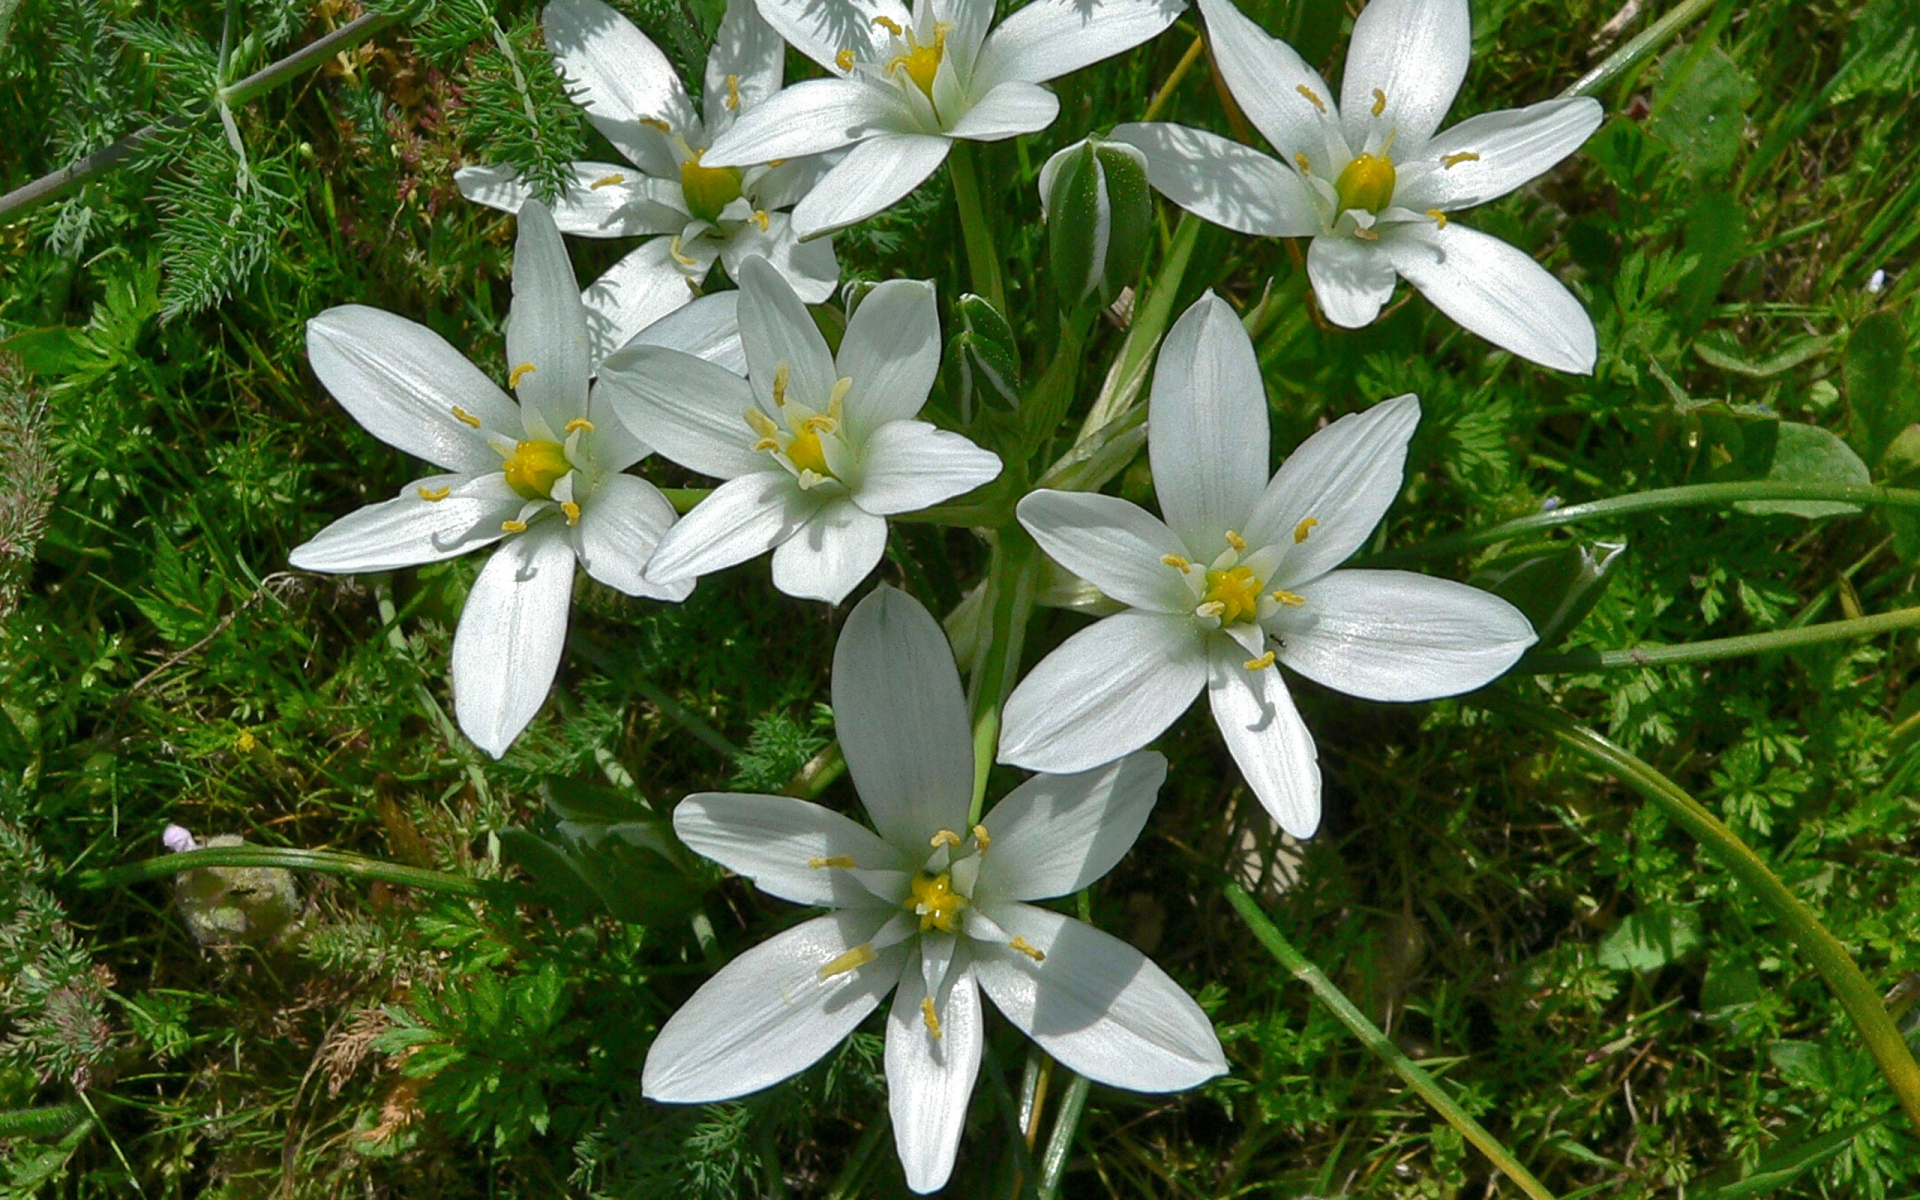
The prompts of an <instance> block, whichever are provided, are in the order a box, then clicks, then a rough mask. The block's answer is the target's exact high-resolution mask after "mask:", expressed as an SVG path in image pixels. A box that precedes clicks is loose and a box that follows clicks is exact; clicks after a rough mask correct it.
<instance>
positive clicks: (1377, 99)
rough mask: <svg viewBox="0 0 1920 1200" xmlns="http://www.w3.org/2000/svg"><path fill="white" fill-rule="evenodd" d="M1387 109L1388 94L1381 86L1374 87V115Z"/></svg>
mask: <svg viewBox="0 0 1920 1200" xmlns="http://www.w3.org/2000/svg"><path fill="white" fill-rule="evenodd" d="M1385 111H1387V94H1386V93H1385V92H1383V91H1381V90H1380V89H1379V88H1375V89H1373V115H1374V116H1376V117H1377V116H1379V115H1380V114H1381V113H1383V112H1385Z"/></svg>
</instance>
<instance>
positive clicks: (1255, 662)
mask: <svg viewBox="0 0 1920 1200" xmlns="http://www.w3.org/2000/svg"><path fill="white" fill-rule="evenodd" d="M1273 657H1274V655H1273V651H1271V650H1269V651H1267V652H1266V653H1265V654H1262V655H1261V656H1260V657H1259V658H1250V659H1248V660H1247V661H1246V662H1245V663H1243V664H1241V665H1242V666H1244V667H1246V668H1247V670H1249V671H1264V670H1266V669H1267V668H1268V667H1270V666H1272V665H1273Z"/></svg>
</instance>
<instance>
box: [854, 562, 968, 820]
mask: <svg viewBox="0 0 1920 1200" xmlns="http://www.w3.org/2000/svg"><path fill="white" fill-rule="evenodd" d="M833 723H834V730H835V732H836V733H838V734H839V736H840V748H841V750H842V751H843V752H844V753H845V754H846V756H847V771H848V773H849V774H851V775H852V776H853V786H854V788H855V789H856V790H858V791H859V793H860V801H861V803H863V804H865V805H866V808H867V815H868V816H869V817H871V818H873V825H874V828H875V829H878V830H879V831H880V835H881V836H882V837H884V838H886V839H887V841H889V842H891V843H893V844H894V845H895V846H898V847H900V848H902V849H903V850H904V849H908V848H912V849H914V850H916V851H920V848H922V847H927V846H928V839H929V838H931V837H932V836H933V835H934V834H936V833H938V832H939V831H940V830H942V829H947V830H953V831H955V832H963V831H964V830H965V829H966V824H967V807H968V805H969V804H971V803H972V801H973V736H972V733H971V732H970V730H969V728H968V725H967V701H966V697H965V696H963V695H962V694H961V691H960V671H959V668H958V667H956V666H954V662H953V647H952V646H951V645H950V644H949V643H948V642H947V635H946V634H945V633H944V632H942V631H941V629H940V623H939V622H938V621H935V620H934V619H933V617H932V615H931V614H929V613H928V612H927V610H926V609H924V608H922V607H921V606H920V603H919V601H917V600H915V599H914V598H913V597H911V596H909V595H907V594H906V593H905V592H902V591H897V590H895V589H894V588H890V587H887V586H886V585H884V584H883V585H881V586H880V587H877V588H875V589H874V590H873V591H872V592H871V593H870V594H869V595H868V596H867V598H866V599H864V600H862V601H861V602H860V603H858V604H856V605H854V608H853V612H852V613H850V614H848V616H847V622H846V624H845V625H844V626H843V627H842V628H841V630H840V640H839V642H838V643H837V644H836V645H835V646H834V648H833ZM920 852H922V853H931V852H932V851H931V849H930V848H929V849H926V850H924V851H920Z"/></svg>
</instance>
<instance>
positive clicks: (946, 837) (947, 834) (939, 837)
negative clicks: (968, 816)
mask: <svg viewBox="0 0 1920 1200" xmlns="http://www.w3.org/2000/svg"><path fill="white" fill-rule="evenodd" d="M927 845H929V846H932V847H933V848H934V849H935V850H938V849H939V848H940V847H942V846H954V847H958V846H959V845H960V835H959V834H957V833H955V832H954V831H953V830H951V829H942V830H941V831H940V832H939V833H936V834H934V835H933V836H932V837H931V838H929V839H928V840H927Z"/></svg>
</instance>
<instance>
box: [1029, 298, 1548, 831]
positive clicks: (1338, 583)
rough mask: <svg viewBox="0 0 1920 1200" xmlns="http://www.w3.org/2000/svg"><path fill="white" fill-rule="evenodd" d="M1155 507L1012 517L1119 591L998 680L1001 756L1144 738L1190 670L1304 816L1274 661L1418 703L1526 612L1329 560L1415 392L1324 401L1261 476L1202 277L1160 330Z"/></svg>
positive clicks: (1033, 763) (1375, 478) (1266, 801)
mask: <svg viewBox="0 0 1920 1200" xmlns="http://www.w3.org/2000/svg"><path fill="white" fill-rule="evenodd" d="M1147 412H1148V416H1147V427H1148V429H1149V431H1150V432H1149V433H1148V435H1147V450H1148V456H1149V458H1150V460H1151V463H1152V466H1153V484H1154V490H1155V492H1156V494H1157V495H1158V496H1159V498H1160V510H1161V512H1162V513H1163V514H1165V517H1166V520H1165V522H1164V523H1163V522H1161V521H1159V520H1156V519H1155V518H1154V517H1153V516H1152V515H1150V514H1149V513H1147V512H1145V511H1144V510H1142V509H1140V508H1138V507H1136V506H1135V505H1132V504H1129V503H1128V502H1126V501H1125V500H1121V499H1119V498H1117V497H1114V496H1101V495H1094V494H1089V493H1083V492H1055V491H1048V490H1041V491H1036V492H1033V493H1032V494H1030V495H1028V496H1027V497H1026V498H1025V499H1024V500H1022V501H1021V502H1020V508H1019V516H1020V523H1021V524H1022V525H1024V526H1026V528H1027V531H1028V532H1029V533H1031V534H1033V536H1034V539H1035V540H1036V541H1038V542H1039V543H1040V546H1041V548H1042V549H1043V550H1045V551H1046V552H1047V553H1048V554H1049V555H1050V556H1052V557H1053V558H1054V560H1055V561H1057V562H1059V564H1060V565H1061V566H1063V567H1065V568H1067V569H1068V570H1070V571H1073V572H1075V573H1076V574H1078V575H1080V576H1082V577H1083V578H1085V579H1086V580H1087V581H1088V582H1090V583H1092V584H1093V585H1094V586H1095V587H1098V588H1099V589H1100V590H1101V591H1103V592H1105V593H1106V594H1107V595H1108V596H1109V597H1110V598H1112V599H1114V600H1117V601H1119V602H1120V603H1122V604H1125V605H1129V606H1130V607H1128V608H1127V609H1125V610H1124V611H1122V612H1119V613H1116V614H1114V615H1113V616H1110V617H1107V618H1105V619H1104V620H1101V621H1099V622H1096V623H1095V624H1094V625H1092V626H1091V627H1089V628H1087V629H1083V630H1081V631H1080V632H1079V633H1076V634H1074V635H1073V636H1072V637H1071V638H1068V639H1067V641H1066V642H1065V643H1063V644H1062V645H1061V646H1060V648H1059V649H1057V650H1055V651H1054V652H1053V653H1052V654H1050V655H1048V656H1047V657H1046V659H1045V660H1043V661H1042V662H1041V663H1040V665H1039V666H1037V667H1035V668H1034V669H1033V671H1032V672H1031V673H1030V674H1029V675H1028V676H1027V677H1026V678H1025V679H1023V680H1021V681H1020V685H1019V686H1018V687H1017V688H1015V689H1014V692H1013V695H1012V696H1010V697H1008V699H1007V704H1006V710H1005V713H1004V721H1005V723H1004V726H1003V729H1002V732H1001V735H1000V758H1001V761H1003V762H1009V763H1014V764H1016V765H1018V766H1022V767H1026V768H1029V769H1031V770H1039V771H1079V770H1084V769H1085V768H1087V767H1090V766H1092V765H1094V764H1095V763H1100V762H1105V761H1106V760H1108V759H1110V758H1112V757H1113V756H1114V755H1116V754H1124V753H1126V752H1128V751H1130V750H1135V749H1138V748H1139V747H1141V746H1144V745H1146V744H1147V743H1148V742H1150V741H1152V740H1153V739H1154V738H1155V737H1158V736H1159V735H1160V733H1161V731H1163V730H1164V729H1166V727H1167V726H1168V725H1170V724H1172V723H1173V721H1174V719H1175V718H1176V717H1178V716H1179V715H1180V714H1181V713H1182V712H1184V711H1185V710H1186V708H1187V706H1188V705H1189V704H1191V703H1192V702H1193V698H1194V696H1195V695H1196V694H1197V693H1198V692H1199V691H1200V690H1201V688H1203V687H1205V688H1206V689H1207V691H1208V695H1209V697H1210V699H1211V700H1212V703H1213V716H1214V721H1215V723H1216V724H1218V725H1219V727H1220V733H1221V735H1222V736H1223V737H1224V738H1225V739H1226V742H1227V748H1228V749H1229V750H1230V751H1232V753H1233V758H1234V761H1235V762H1236V763H1238V764H1239V766H1240V771H1241V773H1242V774H1243V775H1245V776H1246V779H1247V783H1248V785H1249V786H1250V787H1251V788H1252V789H1253V792H1254V794H1255V795H1256V796H1258V797H1259V798H1260V802H1261V804H1263V805H1264V806H1265V807H1266V809H1267V811H1268V812H1269V813H1271V814H1272V815H1273V818H1274V819H1275V820H1276V821H1278V822H1279V823H1280V826H1281V828H1283V829H1285V830H1286V831H1287V832H1288V833H1291V834H1293V835H1294V836H1295V837H1307V836H1309V835H1311V834H1312V833H1313V831H1314V830H1315V829H1316V828H1317V827H1318V826H1319V823H1320V769H1319V767H1318V765H1317V764H1316V763H1315V761H1314V760H1315V751H1314V746H1313V738H1312V737H1311V735H1309V734H1308V733H1307V729H1306V726H1305V724H1303V723H1302V722H1301V720H1300V717H1299V714H1298V713H1296V712H1295V711H1294V707H1293V701H1292V699H1291V698H1290V697H1289V696H1288V694H1287V685H1286V682H1285V681H1284V680H1283V679H1282V678H1281V677H1280V672H1279V671H1278V670H1276V669H1275V667H1274V663H1275V662H1276V660H1277V661H1278V662H1282V663H1285V664H1286V665H1287V666H1288V667H1290V668H1292V669H1293V670H1295V671H1298V672H1300V673H1301V674H1302V675H1305V676H1306V677H1307V678H1309V679H1312V680H1315V681H1317V682H1319V683H1322V684H1325V685H1326V686H1327V687H1330V688H1333V689H1335V690H1336V691H1342V692H1346V693H1348V694H1349V695H1353V696H1359V697H1362V698H1364V699H1368V700H1431V699H1434V698H1435V697H1439V696H1451V695H1455V694H1458V693H1460V692H1465V691H1469V690H1471V689H1473V688H1477V687H1479V686H1480V685H1482V684H1484V683H1486V682H1488V681H1489V680H1491V679H1493V678H1494V677H1496V676H1498V675H1499V674H1500V673H1501V672H1503V671H1505V670H1506V669H1507V668H1508V667H1510V666H1512V665H1513V663H1514V662H1515V660H1517V659H1518V658H1519V657H1520V655H1521V653H1522V652H1523V651H1524V650H1526V648H1527V647H1528V646H1530V645H1532V644H1533V642H1534V633H1533V627H1532V626H1531V625H1529V624H1528V623H1527V619H1526V617H1524V616H1522V615H1521V614H1520V611H1519V610H1518V609H1516V608H1514V607H1513V606H1512V605H1511V604H1508V603H1507V602H1506V601H1505V600H1502V599H1500V598H1499V597H1497V596H1494V595H1491V594H1489V593H1487V592H1483V591H1480V590H1479V589H1477V588H1471V587H1468V586H1466V585H1465V584H1460V583H1452V582H1449V581H1447V580H1442V579H1433V578H1429V577H1428V576H1425V575H1416V574H1413V573H1411V572H1407V571H1362V570H1352V571H1337V570H1334V569H1333V568H1335V567H1337V566H1338V565H1339V564H1340V563H1341V562H1342V561H1344V560H1345V559H1346V558H1347V557H1348V556H1349V555H1351V554H1352V553H1353V552H1354V551H1355V550H1356V549H1358V548H1359V547H1360V546H1361V545H1362V544H1363V543H1365V541H1366V539H1367V537H1368V536H1369V535H1370V534H1371V533H1372V532H1373V529H1374V526H1376V525H1378V524H1379V523H1380V518H1381V516H1382V515H1384V514H1385V512H1386V511H1387V506H1388V505H1390V504H1392V503H1393V499H1394V497H1395V496H1396V495H1398V494H1399V491H1400V475H1401V471H1402V469H1403V467H1404V466H1405V464H1406V457H1407V440H1408V439H1409V438H1411V437H1412V436H1413V430H1414V426H1416V425H1418V424H1419V422H1420V402H1419V401H1418V400H1417V399H1415V398H1414V397H1413V396H1411V395H1407V396H1399V397H1396V398H1395V399H1392V400H1388V401H1385V402H1383V403H1380V404H1376V405H1374V406H1373V407H1372V408H1370V409H1368V410H1366V411H1365V412H1360V413H1353V414H1349V415H1348V416H1344V417H1342V418H1340V419H1339V420H1338V421H1335V422H1334V423H1333V424H1332V425H1329V426H1328V427H1326V428H1325V429H1322V430H1320V431H1319V432H1318V433H1316V434H1314V435H1313V436H1312V437H1310V438H1308V439H1307V440H1306V441H1305V442H1303V443H1301V445H1300V448H1299V449H1298V450H1296V451H1294V453H1293V456H1292V457H1290V458H1288V459H1287V461H1286V462H1285V464H1283V465H1282V466H1281V468H1280V470H1279V471H1277V472H1276V473H1275V474H1274V476H1273V479H1272V481H1271V482H1269V481H1268V479H1267V441H1268V434H1267V403H1266V393H1265V390H1264V389H1263V388H1262V386H1261V383H1260V369H1259V365H1258V363H1256V361H1255V360H1254V354H1253V343H1252V341H1251V340H1250V339H1249V338H1248V337H1247V333H1246V330H1245V329H1243V328H1242V327H1241V324H1240V320H1239V318H1238V317H1237V316H1235V315H1234V312H1233V310H1232V309H1231V308H1229V307H1228V306H1227V304H1226V303H1225V302H1224V301H1222V300H1220V299H1219V298H1218V297H1216V296H1214V295H1213V294H1212V293H1211V292H1209V293H1208V294H1207V295H1205V296H1202V297H1201V298H1200V300H1199V301H1198V302H1197V303H1196V304H1195V305H1194V306H1193V307H1192V308H1190V309H1188V310H1187V312H1186V313H1185V315H1183V316H1182V317H1181V318H1180V320H1179V321H1178V322H1176V323H1175V325H1174V327H1173V329H1172V330H1171V331H1170V332H1169V333H1168V334H1167V340H1166V345H1165V346H1164V348H1162V350H1161V351H1160V362H1159V364H1158V366H1157V367H1156V368H1155V370H1154V378H1153V395H1152V398H1151V400H1150V401H1149V402H1148V410H1147Z"/></svg>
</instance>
